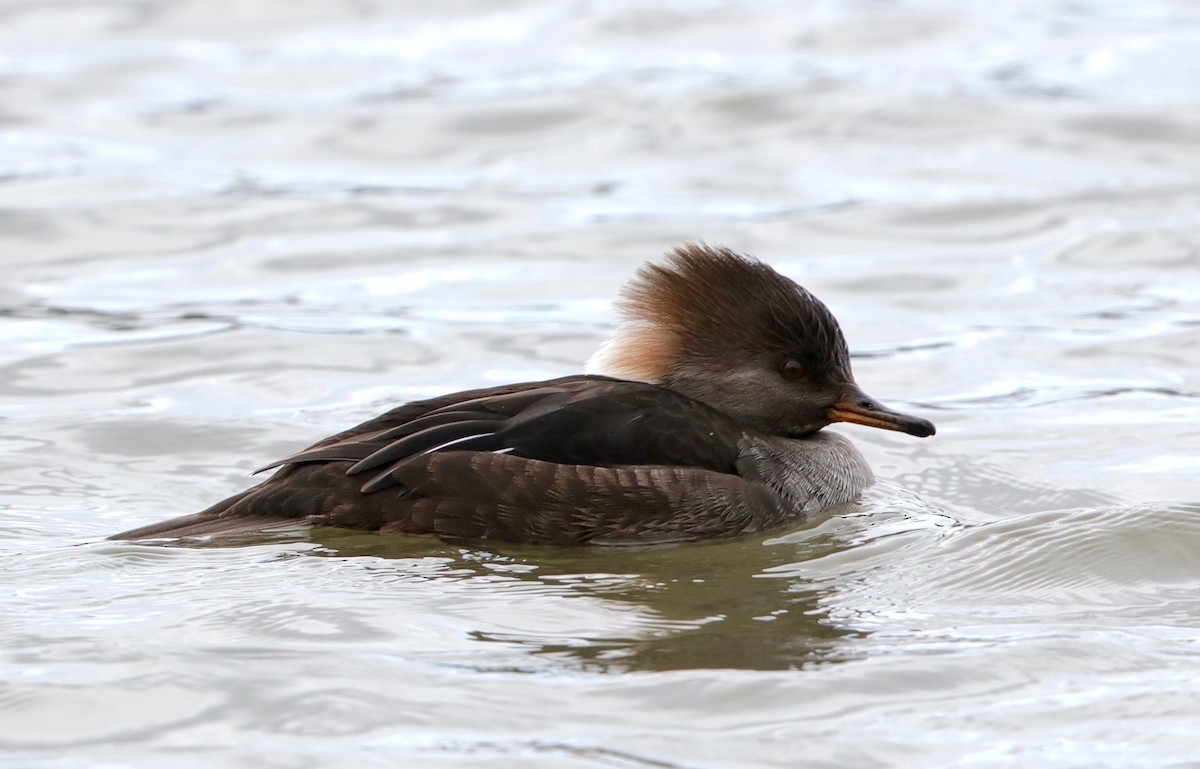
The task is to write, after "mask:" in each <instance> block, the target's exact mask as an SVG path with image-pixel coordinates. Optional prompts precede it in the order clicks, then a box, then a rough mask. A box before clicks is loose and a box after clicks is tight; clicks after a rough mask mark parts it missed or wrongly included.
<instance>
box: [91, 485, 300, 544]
mask: <svg viewBox="0 0 1200 769" xmlns="http://www.w3.org/2000/svg"><path fill="white" fill-rule="evenodd" d="M255 491H257V487H256V488H252V489H247V490H246V491H244V492H242V493H241V494H237V495H235V496H232V497H230V498H229V499H226V500H223V501H221V502H219V503H217V504H215V505H213V506H212V507H210V508H208V509H207V510H203V511H201V512H199V513H192V514H191V515H184V516H181V517H179V518H172V519H171V520H169V521H159V522H158V523H152V524H150V525H149V526H141V527H138V528H136V529H130V530H129V531H123V532H121V533H120V534H114V535H112V536H111V537H109V539H176V538H180V537H214V536H229V535H235V534H254V533H258V532H261V531H263V530H264V529H269V528H273V527H276V526H286V525H289V524H295V523H296V522H297V519H296V518H293V517H285V516H278V517H259V516H255V517H247V516H245V515H244V514H242V512H241V510H240V509H239V506H238V504H237V503H238V502H241V501H242V500H243V499H245V498H246V497H247V496H249V495H250V494H251V493H253V492H255Z"/></svg>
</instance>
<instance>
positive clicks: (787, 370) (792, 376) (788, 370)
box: [779, 358, 805, 382]
mask: <svg viewBox="0 0 1200 769" xmlns="http://www.w3.org/2000/svg"><path fill="white" fill-rule="evenodd" d="M779 373H780V374H782V375H783V378H784V379H786V380H788V381H789V382H796V381H798V380H801V379H803V378H804V377H805V372H804V367H803V366H801V365H800V364H799V363H797V362H796V361H794V360H792V359H791V358H788V359H787V360H785V361H784V362H783V363H782V364H780V366H779Z"/></svg>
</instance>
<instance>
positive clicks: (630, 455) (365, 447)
mask: <svg viewBox="0 0 1200 769" xmlns="http://www.w3.org/2000/svg"><path fill="white" fill-rule="evenodd" d="M462 395H463V396H464V397H461V398H457V399H454V400H448V401H447V400H445V399H442V401H443V402H437V403H434V407H432V408H427V407H425V404H420V405H419V408H418V409H412V410H410V411H409V412H406V413H402V414H398V415H396V416H394V417H393V418H392V419H391V420H389V421H387V422H384V423H382V424H378V423H377V424H372V423H367V425H364V427H367V426H368V425H369V428H368V429H361V430H357V431H353V432H351V433H350V434H343V436H335V438H334V439H331V440H330V441H324V442H322V443H319V444H317V445H316V446H314V447H312V448H310V449H307V450H305V451H302V452H300V453H298V454H295V455H293V456H290V457H287V458H286V459H283V460H280V461H279V462H276V463H275V464H274V465H270V466H269V467H276V466H280V465H300V464H308V463H326V462H351V463H353V464H352V465H351V466H350V467H349V468H348V469H347V470H346V474H347V475H350V476H359V477H360V478H361V490H362V491H363V492H364V493H372V492H376V491H381V490H383V489H387V488H390V487H393V486H396V485H402V486H405V487H408V486H409V484H407V483H405V482H404V481H403V478H405V477H407V474H406V473H405V472H404V469H405V468H406V467H407V466H408V465H411V464H413V463H415V462H417V461H418V460H419V459H420V458H421V457H424V456H426V455H429V454H434V453H438V452H449V451H456V452H466V451H481V452H492V453H500V454H512V455H513V456H515V457H523V458H526V459H537V460H542V461H545V462H550V463H555V464H565V465H588V466H598V467H615V466H623V465H666V466H681V467H696V468H704V469H708V470H712V471H715V472H722V473H736V472H737V470H736V467H735V463H736V460H737V456H738V440H739V438H740V436H741V434H742V431H741V429H740V428H739V427H738V426H737V425H736V424H735V423H734V422H732V420H730V419H729V418H728V417H726V416H724V415H723V414H721V413H719V412H717V411H715V410H713V409H711V408H709V407H708V406H706V405H704V404H702V403H699V402H698V401H694V400H691V399H689V398H686V397H684V396H681V395H679V394H677V393H675V392H672V391H670V390H666V389H664V388H661V387H657V386H654V385H650V384H645V383H642V382H628V381H623V380H616V379H608V378H604V377H568V378H566V379H559V380H552V381H549V382H542V383H531V384H528V385H524V386H514V387H510V388H504V389H503V390H501V391H483V392H482V393H480V392H479V391H476V392H475V393H464V394H462ZM393 413H395V412H393ZM410 414H411V415H414V416H411V418H408V417H410ZM269 467H268V468H264V469H269Z"/></svg>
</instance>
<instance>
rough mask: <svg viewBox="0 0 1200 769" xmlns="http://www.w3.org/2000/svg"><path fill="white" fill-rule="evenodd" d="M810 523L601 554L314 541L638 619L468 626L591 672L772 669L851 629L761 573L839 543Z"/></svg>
mask: <svg viewBox="0 0 1200 769" xmlns="http://www.w3.org/2000/svg"><path fill="white" fill-rule="evenodd" d="M809 531H810V533H811V536H810V537H809V538H807V539H806V540H805V541H803V542H797V541H794V540H789V541H788V543H787V544H786V545H776V546H773V547H764V546H763V542H762V540H761V539H760V538H748V539H738V540H735V541H731V542H711V543H701V544H697V545H695V546H690V545H689V546H670V547H668V546H655V547H623V548H608V549H605V551H604V553H603V555H602V557H600V558H598V557H597V554H596V553H594V552H592V551H591V550H590V549H589V550H577V549H572V550H566V549H562V550H560V549H556V548H545V547H531V546H525V547H520V546H510V545H501V546H496V547H492V546H489V547H488V549H487V550H483V551H481V550H478V549H474V548H450V547H449V546H446V545H432V544H431V543H430V542H429V541H428V540H423V539H420V538H414V537H392V536H383V537H380V536H364V535H361V534H351V533H347V532H340V531H334V530H330V531H328V532H317V533H314V534H313V535H311V537H310V539H311V540H312V541H314V542H316V543H317V544H319V545H321V548H322V550H321V551H320V552H322V554H326V555H332V556H339V557H344V556H354V555H369V556H374V557H380V558H401V559H409V558H441V559H445V560H444V562H443V566H442V570H444V571H446V572H448V573H449V574H448V576H447V578H449V579H455V580H463V579H466V580H481V581H483V582H484V583H486V585H487V589H488V590H497V591H507V590H516V591H519V592H522V593H523V594H529V592H537V593H547V594H553V595H557V596H560V597H571V596H588V597H591V598H594V599H599V600H601V601H604V602H606V603H608V604H610V606H612V607H613V608H615V609H618V610H620V611H623V612H628V613H630V614H632V615H633V616H635V617H636V618H637V624H636V625H635V626H634V627H632V628H630V629H631V630H633V631H634V632H633V633H632V634H631V635H629V636H615V637H606V636H584V637H571V636H559V635H556V634H553V633H550V634H546V633H539V632H525V633H523V632H521V631H520V629H519V628H510V629H507V630H504V631H500V630H488V629H481V630H477V631H474V632H472V633H471V637H472V638H473V639H475V640H479V641H495V642H499V643H502V644H506V645H510V646H511V645H514V644H515V645H518V646H521V647H524V648H527V649H528V650H530V651H532V652H534V653H539V654H545V655H549V656H551V657H556V658H573V659H575V660H577V661H579V662H581V663H583V669H585V670H592V671H609V672H619V671H626V670H680V669H682V670H687V669H695V668H743V669H747V670H777V669H788V668H793V667H801V666H804V665H806V664H809V663H814V662H820V661H823V660H827V659H834V658H836V656H837V654H838V653H839V651H838V647H837V646H836V645H835V644H834V641H836V640H837V639H838V638H840V637H842V636H843V635H845V634H846V632H847V631H844V630H841V629H839V628H837V627H834V626H831V625H829V624H828V623H827V622H824V621H823V620H822V617H821V616H820V615H819V612H818V606H817V600H816V594H815V591H814V590H812V589H805V587H804V586H803V585H802V584H794V583H791V582H786V581H781V580H775V579H763V578H762V577H763V570H764V569H770V568H773V567H779V566H783V565H785V564H787V563H788V562H789V561H790V559H794V558H795V557H796V555H797V551H803V552H806V553H809V554H818V553H823V552H832V551H834V550H836V549H837V548H838V547H839V545H838V544H837V543H836V541H835V540H834V539H833V538H831V537H830V535H829V534H826V533H823V532H820V531H819V530H809ZM843 546H844V545H843ZM597 568H603V569H604V571H602V572H596V571H595V569H597Z"/></svg>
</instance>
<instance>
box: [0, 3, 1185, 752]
mask: <svg viewBox="0 0 1200 769" xmlns="http://www.w3.org/2000/svg"><path fill="white" fill-rule="evenodd" d="M693 239H705V240H707V241H709V242H714V243H722V244H725V245H728V246H730V247H733V248H736V249H739V250H743V251H749V252H752V253H755V254H757V255H758V256H760V257H762V258H764V259H766V260H767V261H769V262H770V263H772V264H773V265H775V266H777V267H778V268H779V269H781V270H783V271H784V272H786V273H787V274H789V275H791V276H792V277H794V278H796V279H797V280H799V281H800V282H802V283H803V284H805V285H806V286H808V287H809V288H810V289H812V290H813V291H814V292H815V293H817V294H818V296H820V297H822V298H823V299H824V300H825V301H826V302H827V303H828V304H829V305H830V306H831V308H832V309H833V310H834V312H835V313H836V314H837V315H838V317H839V318H840V319H841V321H842V324H843V328H844V329H845V331H846V334H847V336H848V338H849V341H850V346H851V349H852V350H853V351H854V353H855V356H856V357H855V360H854V365H855V370H856V373H857V377H858V380H859V382H860V383H861V384H862V385H863V386H864V388H865V389H866V390H867V391H868V392H871V393H872V394H874V395H876V396H877V397H879V398H881V399H883V400H884V401H885V402H888V403H890V404H891V405H894V406H898V407H902V408H904V409H906V410H910V411H912V412H914V413H918V414H921V415H923V416H927V417H929V418H931V419H932V420H933V421H935V422H936V423H937V425H938V428H939V432H938V435H937V436H936V437H934V438H930V439H927V440H916V439H913V438H910V437H908V436H903V435H894V434H889V433H882V432H880V431H872V430H867V429H864V428H856V427H847V428H845V429H843V430H842V432H844V433H845V434H846V435H849V436H851V437H852V439H853V440H855V441H856V442H857V443H858V445H859V446H860V447H861V448H862V449H863V451H864V453H866V454H867V456H868V458H869V459H870V461H871V462H872V464H873V466H874V467H875V469H876V471H877V474H878V475H879V476H881V478H883V479H884V480H883V481H882V482H881V483H880V484H879V486H877V487H876V488H874V489H873V490H872V491H871V492H870V493H869V494H868V495H867V497H866V498H865V499H864V500H863V502H862V504H861V505H859V506H858V507H857V508H856V509H854V510H852V511H848V512H846V513H845V514H842V515H838V516H835V517H829V518H826V519H822V520H817V521H814V522H812V523H811V524H808V525H805V526H800V527H797V528H796V529H794V530H791V531H781V532H772V533H771V535H769V536H762V537H751V538H742V539H738V540H734V541H727V542H715V543H703V544H695V545H688V546H685V547H675V548H650V549H625V550H612V549H608V550H595V549H591V550H556V549H553V548H534V547H516V546H509V545H490V544H485V545H481V546H477V547H465V546H461V545H449V544H443V543H440V542H437V541H431V540H426V539H419V538H408V537H374V536H363V535H356V534H349V533H345V532H336V531H314V532H311V533H296V534H293V535H291V536H290V537H283V538H280V539H277V540H273V541H268V542H258V543H246V544H245V545H243V546H240V547H220V548H212V547H209V548H180V547H175V548H170V547H161V546H147V545H140V544H128V543H114V542H107V541H105V540H104V538H105V537H106V536H107V535H109V534H111V533H113V532H116V531H119V530H122V529H125V528H129V527H132V526H136V525H141V524H144V523H149V522H152V521H156V520H159V519H162V518H165V517H169V516H173V515H177V514H181V513H186V512H192V511H194V510H196V509H199V508H201V507H203V506H206V505H208V504H209V503H211V502H213V501H215V500H217V499H220V498H222V497H224V496H227V495H229V494H231V493H234V492H236V491H239V490H240V489H242V488H244V487H245V486H246V485H247V484H248V483H250V482H251V481H250V480H249V479H248V477H247V475H248V473H249V472H250V471H252V470H253V469H255V468H256V467H258V466H261V465H262V464H265V463H266V462H268V461H271V460H273V459H276V458H278V457H280V456H282V455H285V454H287V453H289V452H291V451H293V450H296V449H298V448H300V447H302V446H304V445H307V444H308V443H310V442H312V441H313V440H316V439H317V438H320V437H322V436H324V435H327V434H329V433H332V432H334V431H337V430H340V429H342V428H344V427H346V426H348V425H351V424H354V423H356V422H358V421H360V420H362V419H365V418H367V417H369V416H371V415H373V414H375V413H378V412H379V411H382V410H384V409H385V408H387V407H389V406H390V405H393V404H395V403H398V402H402V401H405V400H409V399H412V398H416V397H421V396H427V395H432V394H436V393H440V392H445V391H450V390H457V389H463V388H468V387H476V386H483V385H488V384H493V383H502V382H507V381H514V380H526V379H536V378H543V377H551V376H558V375H562V374H567V373H572V372H575V371H577V370H578V369H579V368H580V365H581V363H582V361H583V360H584V359H585V358H586V357H587V356H588V355H589V354H590V352H591V351H592V350H593V349H594V347H595V346H596V345H597V344H598V343H599V342H600V340H601V339H602V338H603V336H604V335H605V333H606V331H607V329H608V327H609V326H608V324H609V303H610V301H611V299H612V297H613V296H614V294H615V292H616V290H617V289H618V287H619V285H620V284H621V282H622V281H623V280H624V279H625V278H626V277H627V276H628V275H629V274H631V272H632V271H633V270H634V269H635V267H636V266H637V265H638V264H639V263H641V262H642V261H643V260H646V259H650V258H655V257H656V256H658V255H660V254H661V253H662V252H664V251H665V250H667V249H669V248H671V247H672V246H674V245H675V244H677V243H679V242H682V241H684V240H693ZM0 267H2V270H3V273H2V278H0V618H2V619H0V655H2V657H0V766H3V767H21V768H22V769H25V768H29V769H50V768H53V769H65V768H68V767H69V768H72V769H74V768H75V767H167V766H169V767H185V768H186V767H256V768H257V767H374V766H379V767H396V766H414V767H418V766H419V767H476V766H478V767H483V766H488V767H494V766H521V767H533V768H538V767H547V768H554V769H573V768H575V767H588V768H589V769H590V768H592V767H621V768H623V769H624V768H633V767H637V768H641V767H645V768H647V769H649V768H651V767H653V768H655V769H659V768H662V767H680V768H682V767H687V768H689V769H691V768H693V767H695V768H700V767H705V768H708V767H875V766H897V767H912V766H921V767H962V766H981V767H994V766H1019V767H1031V766H1036V767H1146V766H1153V767H1165V766H1200V737H1198V736H1197V735H1198V734H1200V459H1198V458H1197V453H1198V452H1197V449H1198V447H1200V400H1198V397H1200V375H1198V373H1197V372H1198V370H1200V6H1198V5H1197V4H1196V3H1194V2H1182V1H1180V2H1168V1H1167V0H1152V1H1150V2H1139V3H1127V2H1092V1H1087V0H1079V1H1077V2H1036V1H1035V0H1018V1H1017V2H1010V3H996V2H991V3H978V2H934V1H932V0H921V1H918V2H909V3H894V2H841V3H835V2H815V3H785V2H766V1H763V2H736V3H735V2H730V1H726V2H721V1H718V0H713V1H711V2H700V1H698V2H666V3H657V4H647V3H634V2H592V3H588V2H544V1H543V2H508V3H485V2H482V1H481V0H464V1H462V2H446V3H440V4H437V5H434V4H428V3H381V2H370V1H369V0H357V1H354V0H294V1H293V2H288V3H267V2H263V1H261V0H259V1H257V2H232V1H226V2H212V1H206V2H201V1H200V0H178V1H176V2H165V0H146V1H144V2H132V1H131V2H118V1H117V0H108V1H97V2H86V1H81V2H35V1H34V0H25V1H24V2H22V1H19V0H8V1H6V2H3V3H0Z"/></svg>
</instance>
